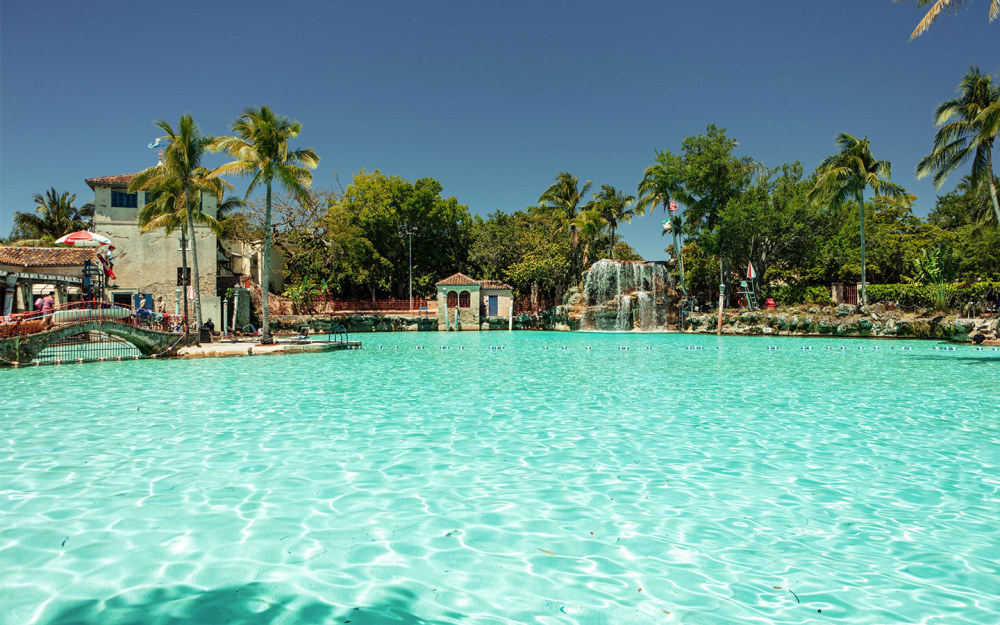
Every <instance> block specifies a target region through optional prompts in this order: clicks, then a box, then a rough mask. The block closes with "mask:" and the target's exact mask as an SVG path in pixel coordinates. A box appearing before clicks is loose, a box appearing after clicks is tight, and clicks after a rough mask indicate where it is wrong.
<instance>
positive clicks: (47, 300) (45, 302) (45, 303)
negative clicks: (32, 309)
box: [42, 291, 56, 315]
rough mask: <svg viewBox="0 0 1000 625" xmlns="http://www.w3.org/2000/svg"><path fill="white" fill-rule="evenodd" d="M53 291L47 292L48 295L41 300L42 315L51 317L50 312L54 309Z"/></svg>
mask: <svg viewBox="0 0 1000 625" xmlns="http://www.w3.org/2000/svg"><path fill="white" fill-rule="evenodd" d="M55 294H56V292H55V291H49V294H48V295H46V296H45V297H43V298H42V314H43V315H51V314H52V310H53V309H54V308H55V307H56V298H55Z"/></svg>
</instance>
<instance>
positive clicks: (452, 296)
mask: <svg viewBox="0 0 1000 625" xmlns="http://www.w3.org/2000/svg"><path fill="white" fill-rule="evenodd" d="M457 305H458V293H456V292H454V291H448V308H455V307H456V306H457Z"/></svg>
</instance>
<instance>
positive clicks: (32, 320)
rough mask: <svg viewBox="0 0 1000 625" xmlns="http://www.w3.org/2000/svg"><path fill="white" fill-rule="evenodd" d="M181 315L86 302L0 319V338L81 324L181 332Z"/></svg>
mask: <svg viewBox="0 0 1000 625" xmlns="http://www.w3.org/2000/svg"><path fill="white" fill-rule="evenodd" d="M184 319H185V318H184V315H169V314H166V313H158V312H154V311H152V310H149V309H146V308H136V307H134V306H126V305H123V304H113V303H111V302H105V301H100V300H86V301H81V302H71V303H68V304H60V305H58V306H56V307H54V308H53V309H52V312H50V313H42V312H40V311H31V312H25V313H15V314H11V315H7V316H3V317H0V338H7V337H15V336H27V335H30V334H37V333H39V332H45V331H46V330H50V329H52V328H54V327H58V326H64V325H71V324H76V323H84V322H91V321H97V322H114V323H121V324H125V325H132V326H136V327H141V328H147V329H150V330H156V331H159V332H183V331H184Z"/></svg>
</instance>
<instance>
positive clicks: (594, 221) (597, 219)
mask: <svg viewBox="0 0 1000 625" xmlns="http://www.w3.org/2000/svg"><path fill="white" fill-rule="evenodd" d="M573 222H574V223H573V226H574V229H575V231H576V233H577V235H578V236H579V239H580V244H581V247H582V248H583V250H582V252H583V262H582V263H581V269H582V267H586V266H587V265H588V261H589V260H590V247H591V245H593V244H594V242H595V241H596V240H597V239H598V238H599V237H600V236H601V235H602V234H603V233H604V229H605V228H606V227H607V226H608V221H607V220H606V219H605V218H604V216H603V215H601V213H600V211H598V210H596V209H593V208H588V209H586V210H584V211H582V212H580V213H578V214H577V216H576V219H574V220H573Z"/></svg>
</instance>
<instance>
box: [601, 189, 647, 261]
mask: <svg viewBox="0 0 1000 625" xmlns="http://www.w3.org/2000/svg"><path fill="white" fill-rule="evenodd" d="M634 200H635V196H634V195H627V194H626V193H625V192H624V191H619V190H618V189H615V188H614V187H613V186H611V185H609V184H604V185H601V191H600V193H595V194H594V201H593V208H594V209H595V210H596V211H597V212H598V213H599V214H600V216H601V217H602V218H603V219H604V222H605V223H606V224H607V225H608V230H609V231H610V233H611V244H610V245H609V247H608V253H609V254H610V256H611V258H614V257H615V243H616V240H615V231H617V230H618V226H619V225H621V224H623V223H625V224H630V223H632V218H633V217H635V216H638V215H642V211H641V210H640V209H639V208H638V206H637V205H634V204H632V202H633V201H634Z"/></svg>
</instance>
